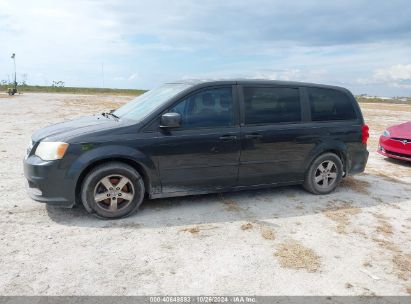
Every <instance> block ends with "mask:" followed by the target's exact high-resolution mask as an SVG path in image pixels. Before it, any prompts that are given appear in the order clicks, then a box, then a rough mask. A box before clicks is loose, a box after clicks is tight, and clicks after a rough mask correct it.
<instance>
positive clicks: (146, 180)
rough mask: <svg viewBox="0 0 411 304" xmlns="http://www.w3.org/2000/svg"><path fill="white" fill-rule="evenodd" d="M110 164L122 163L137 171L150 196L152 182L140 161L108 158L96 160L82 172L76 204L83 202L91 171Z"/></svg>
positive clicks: (77, 189) (79, 178) (77, 185)
mask: <svg viewBox="0 0 411 304" xmlns="http://www.w3.org/2000/svg"><path fill="white" fill-rule="evenodd" d="M109 162H121V163H124V164H126V165H129V166H130V167H132V168H133V169H135V170H136V171H137V172H138V173H139V174H140V175H141V177H142V178H143V182H144V186H145V192H146V194H150V191H151V187H152V185H151V182H152V180H151V178H150V175H149V174H148V172H147V169H146V168H145V167H144V166H143V165H142V164H141V163H139V162H138V161H136V160H134V159H130V158H127V157H107V158H103V159H98V160H95V161H94V162H92V163H90V164H88V166H87V167H85V168H84V169H83V170H82V171H81V173H80V175H79V177H78V178H77V181H76V186H75V196H76V203H79V202H81V199H80V197H81V193H80V191H81V186H82V184H83V181H84V179H85V177H86V176H87V174H89V173H90V171H91V170H93V169H94V168H95V167H97V166H99V165H102V164H105V163H109Z"/></svg>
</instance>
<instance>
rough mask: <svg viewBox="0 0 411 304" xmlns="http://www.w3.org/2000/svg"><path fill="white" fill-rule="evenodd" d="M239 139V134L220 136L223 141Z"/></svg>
mask: <svg viewBox="0 0 411 304" xmlns="http://www.w3.org/2000/svg"><path fill="white" fill-rule="evenodd" d="M234 139H237V136H235V135H222V136H220V140H222V141H230V140H234Z"/></svg>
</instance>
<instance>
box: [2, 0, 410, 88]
mask: <svg viewBox="0 0 411 304" xmlns="http://www.w3.org/2000/svg"><path fill="white" fill-rule="evenodd" d="M13 52H15V53H16V61H17V69H18V77H20V78H21V77H22V76H23V74H25V75H26V77H27V82H28V83H30V84H40V85H44V84H51V82H52V81H53V80H54V81H59V80H61V81H64V82H65V84H66V86H93V87H101V86H102V84H103V77H102V64H103V65H104V85H105V86H106V87H116V88H153V87H155V86H157V85H159V84H161V83H163V82H166V81H172V80H178V79H187V78H190V79H191V78H230V77H231V78H232V77H238V78H268V79H281V80H297V81H310V82H319V83H327V84H335V85H341V86H345V87H348V88H349V89H351V90H352V91H353V92H354V93H356V94H360V93H367V94H370V95H383V96H411V2H410V1H409V0H390V1H378V0H374V1H361V0H344V1H332V0H321V1H320V0H311V1H291V0H288V1H282V0H281V1H275V0H271V1H268V0H267V1H265V0H261V1H241V0H235V1H232V0H225V1H207V0H203V1H195V0H192V1H187V0H181V1H178V0H176V1H157V0H153V1H131V0H130V1H121V0H119V1H115V0H112V1H105V0H99V1H75V0H72V1H42V0H37V1H22V0H0V80H1V79H5V80H7V79H8V77H12V73H13V65H12V60H11V59H10V55H11V53H13Z"/></svg>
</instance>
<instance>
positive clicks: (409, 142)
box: [391, 137, 411, 145]
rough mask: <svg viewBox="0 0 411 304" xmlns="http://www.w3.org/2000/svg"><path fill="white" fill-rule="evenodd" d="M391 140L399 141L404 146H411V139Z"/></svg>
mask: <svg viewBox="0 0 411 304" xmlns="http://www.w3.org/2000/svg"><path fill="white" fill-rule="evenodd" d="M391 140H395V141H399V142H400V143H402V144H403V145H411V139H407V138H398V137H392V138H391Z"/></svg>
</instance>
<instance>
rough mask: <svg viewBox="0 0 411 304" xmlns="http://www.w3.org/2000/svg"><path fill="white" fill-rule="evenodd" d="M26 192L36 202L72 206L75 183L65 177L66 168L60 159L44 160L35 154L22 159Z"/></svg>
mask: <svg viewBox="0 0 411 304" xmlns="http://www.w3.org/2000/svg"><path fill="white" fill-rule="evenodd" d="M23 166H24V176H25V177H26V179H27V184H26V185H27V193H28V194H29V196H30V197H31V198H32V199H33V200H35V201H38V202H43V203H48V204H53V205H58V206H62V207H72V206H73V205H74V204H75V185H74V184H73V181H71V180H69V179H67V178H66V171H67V169H66V168H63V167H61V163H60V161H58V160H56V161H44V160H42V159H40V158H39V157H37V156H35V155H31V156H29V157H27V158H25V159H24V161H23Z"/></svg>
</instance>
